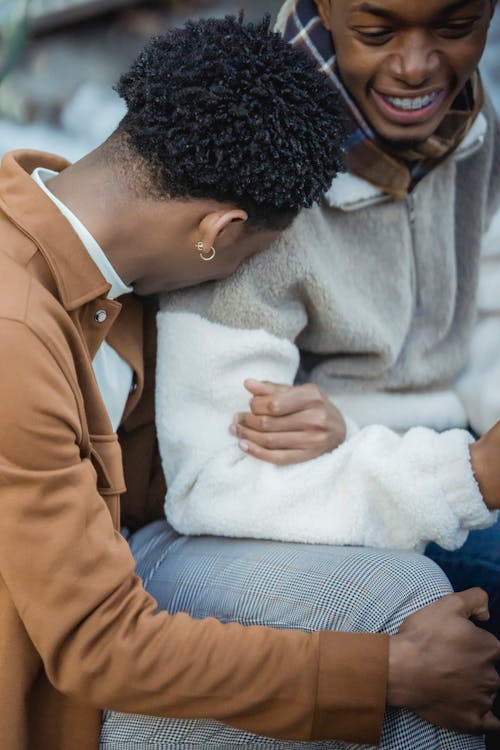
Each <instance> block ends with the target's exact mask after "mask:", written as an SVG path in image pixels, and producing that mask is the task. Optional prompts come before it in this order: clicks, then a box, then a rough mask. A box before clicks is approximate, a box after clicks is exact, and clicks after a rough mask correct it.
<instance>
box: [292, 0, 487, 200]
mask: <svg viewBox="0 0 500 750" xmlns="http://www.w3.org/2000/svg"><path fill="white" fill-rule="evenodd" d="M278 28H279V30H280V31H281V32H282V34H283V37H284V38H285V40H286V41H287V42H289V43H290V44H292V45H293V46H295V47H298V48H301V49H303V50H304V52H305V53H306V54H307V55H308V56H309V57H311V58H312V59H313V60H314V61H315V62H316V64H317V67H318V69H319V70H320V71H322V72H323V73H325V75H326V76H327V77H328V79H329V80H330V82H331V84H332V85H333V86H334V87H335V89H336V90H337V91H338V92H339V93H340V96H341V99H342V101H343V104H344V108H345V112H346V116H347V129H348V140H347V144H346V153H347V163H348V166H349V170H350V171H351V172H352V173H353V174H355V175H356V176H358V177H361V178H362V179H364V180H366V181H367V182H370V183H371V184H373V185H375V186H376V187H377V188H379V189H381V190H383V191H384V192H386V193H388V194H390V195H392V196H393V197H394V198H401V197H404V196H406V195H407V194H408V193H409V192H410V191H411V190H412V189H413V187H414V186H415V185H416V184H417V182H419V181H420V180H421V179H422V178H423V177H425V176H426V175H427V174H428V173H429V172H430V171H431V170H432V169H433V168H434V167H435V166H436V165H437V164H438V163H439V162H440V161H442V160H443V159H444V158H446V156H448V155H449V154H450V153H451V152H452V151H453V150H454V149H455V148H456V147H457V146H458V144H459V143H460V141H461V140H462V139H463V138H464V136H465V135H466V133H467V132H468V130H469V129H470V127H471V126H472V124H473V122H474V120H475V118H476V116H477V114H478V113H479V111H480V109H481V107H482V103H483V95H482V86H481V81H480V78H479V74H478V73H476V74H475V75H474V76H473V78H472V79H471V81H470V82H469V83H468V84H467V86H466V87H465V88H464V90H463V91H462V92H461V93H460V94H459V96H458V97H457V99H456V100H455V102H454V104H453V107H452V109H451V110H450V112H449V113H448V115H447V116H446V117H445V119H444V121H443V123H442V124H441V125H440V127H439V129H438V131H437V132H436V133H435V134H434V135H432V136H431V137H430V138H429V139H428V140H427V141H425V142H424V143H423V144H420V145H419V146H418V147H417V148H415V149H414V150H412V151H408V152H406V153H405V154H403V155H402V156H401V155H395V154H391V153H390V152H388V151H387V150H386V149H384V148H382V146H381V145H380V144H379V143H378V142H377V136H376V134H375V133H374V131H373V130H372V129H371V127H370V126H369V124H368V123H367V122H366V120H365V118H364V117H363V115H362V114H361V112H360V110H359V108H358V107H357V105H356V103H355V102H354V100H353V99H352V97H351V96H350V95H349V93H348V91H347V89H346V88H345V86H344V85H343V83H342V80H341V79H340V76H339V74H338V70H337V66H336V56H335V48H334V46H333V39H332V35H331V33H330V31H329V30H328V29H327V28H326V27H325V26H324V25H323V22H322V20H321V17H320V15H319V13H318V8H317V5H316V2H315V0H287V2H285V4H284V6H283V8H282V10H281V12H280V15H279V18H278Z"/></svg>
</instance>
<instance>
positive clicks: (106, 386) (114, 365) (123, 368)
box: [31, 167, 134, 431]
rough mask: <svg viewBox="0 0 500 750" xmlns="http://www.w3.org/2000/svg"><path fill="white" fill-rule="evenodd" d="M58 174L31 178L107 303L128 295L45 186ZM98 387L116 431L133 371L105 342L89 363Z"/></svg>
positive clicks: (37, 171)
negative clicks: (88, 261)
mask: <svg viewBox="0 0 500 750" xmlns="http://www.w3.org/2000/svg"><path fill="white" fill-rule="evenodd" d="M56 175H57V172H53V171H52V170H50V169H44V168H43V167H39V168H38V169H35V171H34V172H33V173H32V175H31V176H32V177H33V179H34V180H35V182H36V183H37V185H39V186H40V187H41V189H42V190H43V191H44V192H45V193H46V194H47V195H48V196H49V198H50V200H51V201H52V202H53V203H54V204H55V205H56V206H57V208H58V209H59V211H60V212H61V213H62V215H63V216H64V217H65V218H66V219H67V220H68V221H69V223H70V224H71V226H72V227H73V229H74V230H75V232H76V234H77V235H78V237H79V238H80V240H81V242H82V244H83V246H84V247H85V249H86V250H87V252H88V254H89V255H90V257H91V258H92V260H93V261H94V263H95V264H96V266H97V267H98V269H99V271H100V272H101V273H102V275H103V276H104V278H105V279H106V281H107V282H108V284H111V289H110V290H109V293H108V298H109V299H116V298H117V297H120V296H121V295H122V294H128V293H129V292H132V291H133V289H132V287H130V286H127V285H126V284H125V283H124V282H123V281H122V280H121V279H120V277H119V276H118V274H117V273H116V271H115V269H114V268H113V266H112V265H111V263H110V262H109V260H108V259H107V257H106V255H105V254H104V252H103V250H102V248H101V247H100V246H99V245H98V243H97V242H96V240H95V239H94V237H92V235H91V234H90V232H89V231H88V229H87V228H86V227H84V225H83V224H82V223H81V221H80V220H79V219H78V218H77V217H76V216H75V215H74V214H73V213H72V212H71V211H70V210H69V208H68V207H67V206H65V205H64V203H62V202H61V201H60V200H59V199H58V198H56V196H55V195H53V194H52V193H51V192H50V190H49V189H48V187H47V186H46V185H45V183H46V182H48V181H49V180H50V179H52V177H55V176H56ZM92 365H93V368H94V373H95V376H96V380H97V385H98V386H99V390H100V392H101V396H102V400H103V401H104V405H105V407H106V409H107V412H108V414H109V418H110V420H111V424H112V426H113V430H115V431H116V430H117V429H118V425H119V424H120V422H121V419H122V416H123V412H124V410H125V405H126V403H127V399H128V397H129V394H130V390H131V388H132V382H133V376H134V373H133V370H132V368H131V367H130V365H129V364H128V362H125V360H124V359H123V358H122V357H120V355H119V354H118V352H117V351H116V350H115V349H113V348H112V347H111V346H110V345H109V344H108V343H107V342H106V341H103V342H102V344H101V346H100V347H99V349H98V350H97V353H96V355H95V357H94V360H93V362H92Z"/></svg>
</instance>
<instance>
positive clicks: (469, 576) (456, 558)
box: [425, 519, 500, 638]
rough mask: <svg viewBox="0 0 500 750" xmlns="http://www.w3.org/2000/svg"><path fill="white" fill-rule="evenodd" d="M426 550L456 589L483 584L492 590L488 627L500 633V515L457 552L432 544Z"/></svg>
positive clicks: (469, 537)
mask: <svg viewBox="0 0 500 750" xmlns="http://www.w3.org/2000/svg"><path fill="white" fill-rule="evenodd" d="M425 554H426V555H427V556H428V557H430V558H431V559H432V560H434V562H436V563H437V564H438V565H439V567H440V568H442V570H444V572H445V573H446V575H447V576H448V578H449V580H450V582H451V585H452V586H453V588H454V589H455V591H463V590H464V589H468V588H471V587H473V586H480V587H481V588H482V589H484V590H485V591H487V592H488V595H489V597H490V615H491V618H490V620H489V622H487V623H485V627H486V628H487V629H488V630H490V631H491V632H492V633H494V634H495V635H496V636H497V638H498V637H500V519H499V520H498V521H497V523H496V524H494V526H490V528H488V529H483V530H482V531H472V532H471V533H470V534H469V536H468V538H467V541H466V542H465V544H464V545H463V547H461V548H460V549H458V550H455V551H454V552H448V551H447V550H444V549H442V547H439V546H438V545H437V544H429V545H428V547H427V549H426V551H425Z"/></svg>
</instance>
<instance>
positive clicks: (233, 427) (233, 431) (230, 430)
mask: <svg viewBox="0 0 500 750" xmlns="http://www.w3.org/2000/svg"><path fill="white" fill-rule="evenodd" d="M229 432H230V433H231V435H234V436H235V437H236V435H237V434H238V432H237V430H236V425H235V424H234V422H233V424H232V425H230V426H229Z"/></svg>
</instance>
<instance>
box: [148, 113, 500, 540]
mask: <svg viewBox="0 0 500 750" xmlns="http://www.w3.org/2000/svg"><path fill="white" fill-rule="evenodd" d="M499 204H500V127H499V124H498V122H497V121H496V120H495V116H494V114H493V111H492V108H491V107H490V105H489V104H487V105H486V107H485V109H484V111H483V113H481V115H480V116H479V117H478V119H477V121H476V123H475V125H474V127H473V129H472V130H471V132H470V133H469V134H468V136H467V138H466V140H465V141H464V142H463V143H462V145H461V146H460V148H459V149H457V151H456V152H455V154H454V155H453V157H451V158H449V159H447V160H446V161H445V162H443V163H442V164H441V165H440V166H439V167H437V168H436V169H434V170H433V171H432V172H431V173H430V174H429V175H428V176H427V177H426V178H425V179H424V180H423V181H422V182H421V183H420V184H419V185H418V187H417V188H416V190H415V191H414V193H413V194H412V195H411V196H410V198H409V199H408V200H407V201H393V200H390V199H388V198H387V196H385V195H384V194H382V193H380V192H378V191H377V190H376V189H375V188H374V187H372V186H371V185H368V184H367V183H365V182H363V181H362V180H360V179H358V178H355V177H353V176H352V175H349V174H347V175H341V176H339V177H338V178H336V180H335V181H334V183H333V184H332V187H331V189H330V191H329V192H328V194H327V196H326V197H325V200H324V202H323V203H322V205H320V206H316V207H314V208H312V209H311V210H308V211H304V212H302V213H301V214H300V216H299V217H298V219H297V220H296V221H295V223H294V225H293V226H292V227H291V229H290V230H288V231H287V232H286V233H285V234H284V235H283V236H282V237H281V238H280V240H279V241H278V242H277V243H276V244H275V246H274V247H273V248H272V249H270V250H269V251H267V252H264V253H262V254H260V255H259V256H255V257H254V258H252V259H251V260H249V261H248V262H247V263H245V264H244V265H243V266H242V267H241V268H240V269H239V271H238V272H237V273H236V274H235V275H234V276H233V277H231V278H230V279H228V280H226V281H224V282H216V283H212V284H205V285H204V286H202V287H199V288H197V289H193V290H186V291H184V292H179V293H176V294H172V295H169V296H167V297H164V298H163V300H162V311H161V312H160V314H159V357H158V368H159V369H158V379H157V423H158V432H159V439H160V448H161V452H162V454H163V457H164V469H165V472H166V476H167V480H168V484H169V492H168V498H167V506H166V510H167V515H168V518H169V519H170V521H171V522H172V524H173V525H174V526H175V527H176V528H177V529H178V530H180V531H182V532H183V533H190V534H202V533H210V534H224V535H232V536H251V537H268V538H275V539H284V540H297V541H308V542H324V543H332V544H364V545H372V546H389V547H403V548H414V549H423V547H424V546H425V544H426V542H428V541H429V540H434V541H437V542H438V543H439V544H441V545H442V546H444V547H446V548H450V549H451V548H455V547H458V546H460V545H461V544H462V543H463V542H464V540H465V538H466V535H467V531H468V530H469V529H473V528H480V527H482V526H485V525H488V523H490V522H491V521H492V520H493V519H494V517H495V514H491V513H489V512H488V510H487V509H486V506H485V505H484V503H483V501H482V499H481V496H480V493H479V489H478V487H477V484H476V482H475V480H474V477H473V474H472V470H471V466H470V460H469V450H468V445H469V443H470V437H469V434H468V433H467V432H466V431H465V429H457V428H465V427H466V426H467V425H468V424H471V425H472V426H473V427H474V428H475V429H476V430H478V431H484V430H486V429H487V428H488V427H489V426H491V424H492V423H493V422H495V421H496V420H497V419H500V399H499V397H498V388H497V387H496V384H497V383H498V373H499V371H500V346H499V343H500V297H499V295H498V289H499V287H498V278H499V273H500V272H499V267H500V216H499V215H498V214H497V213H496V212H497V211H498V207H499ZM482 243H483V253H484V267H485V274H484V281H483V280H482V281H481V283H479V270H480V256H481V245H482ZM495 278H496V280H497V281H496V282H495V281H494V279H495ZM478 289H479V295H478ZM478 310H479V313H480V317H479V318H478ZM471 355H472V357H473V359H470V356H471ZM246 377H256V378H260V379H265V380H271V381H276V382H285V383H293V382H303V381H311V382H315V383H317V384H319V385H321V386H322V387H323V388H324V389H325V390H326V391H327V393H328V394H329V395H330V397H331V398H332V400H333V401H334V402H335V403H336V404H337V405H338V406H339V408H340V409H341V410H342V412H343V413H344V414H345V415H346V416H347V417H348V422H349V435H348V439H347V440H346V442H345V443H344V445H342V446H341V447H340V448H338V449H337V450H336V451H334V452H333V453H331V454H326V455H324V456H321V457H320V458H317V459H315V460H314V461H310V462H308V463H305V464H299V465H295V466H290V467H276V466H272V465H268V464H264V463H261V462H259V461H257V460H255V459H253V458H252V457H251V456H248V455H246V454H243V453H242V452H241V451H240V450H239V448H238V446H237V440H236V439H235V438H233V437H232V436H231V435H229V434H228V426H229V424H230V422H231V418H232V415H233V413H234V412H236V411H242V410H246V409H247V408H248V394H247V393H246V391H245V390H244V388H243V385H242V381H243V380H244V379H245V378H246Z"/></svg>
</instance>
